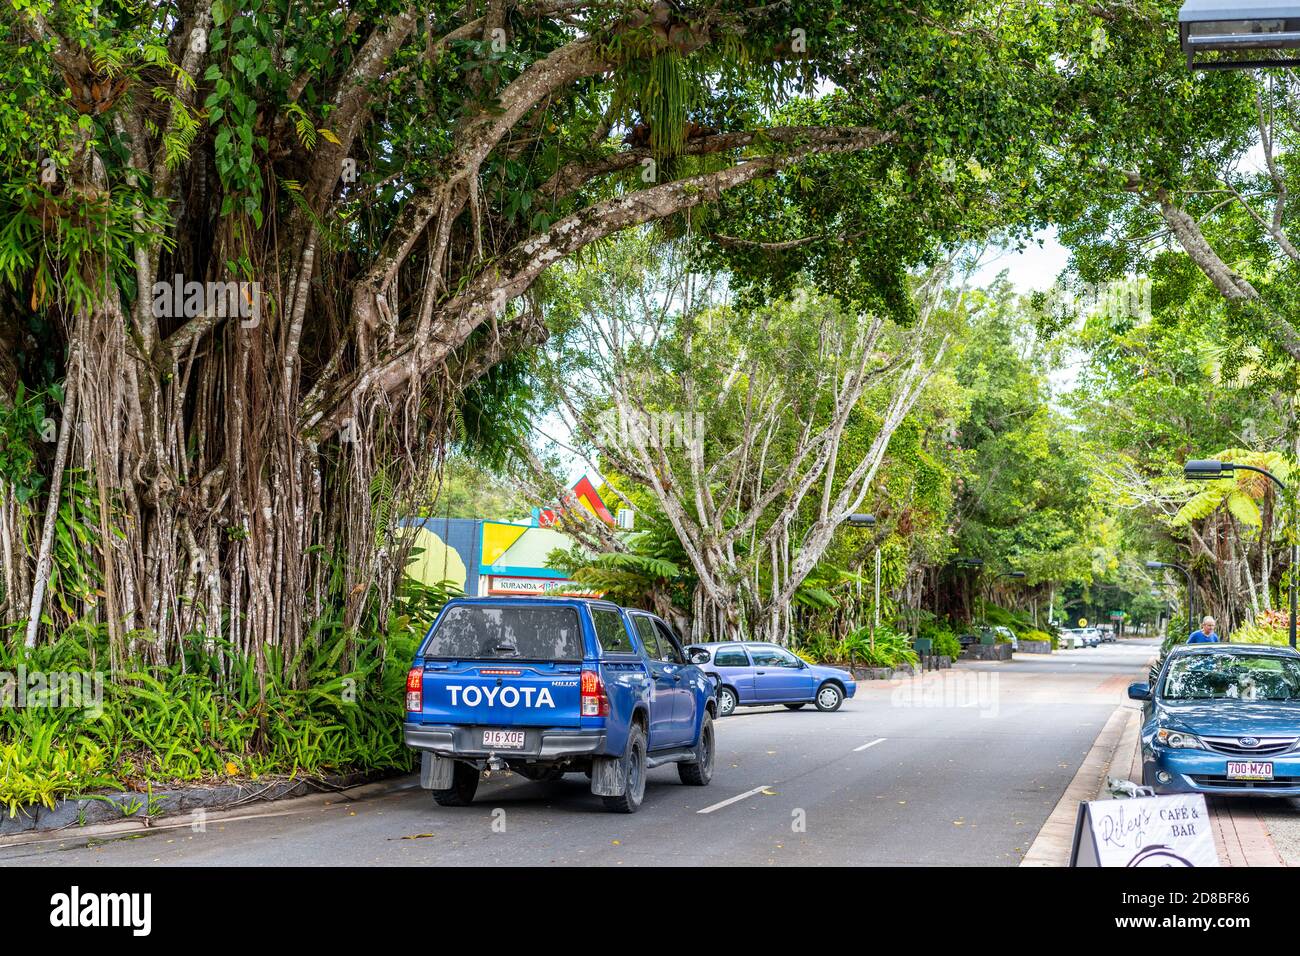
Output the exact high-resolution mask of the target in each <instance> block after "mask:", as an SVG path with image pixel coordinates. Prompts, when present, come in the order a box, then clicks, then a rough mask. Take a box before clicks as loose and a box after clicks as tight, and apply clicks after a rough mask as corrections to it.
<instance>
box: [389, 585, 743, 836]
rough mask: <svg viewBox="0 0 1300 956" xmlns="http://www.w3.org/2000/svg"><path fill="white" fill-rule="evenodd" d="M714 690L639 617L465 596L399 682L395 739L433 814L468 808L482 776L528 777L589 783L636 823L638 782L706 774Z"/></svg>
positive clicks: (670, 639) (613, 609) (660, 627)
mask: <svg viewBox="0 0 1300 956" xmlns="http://www.w3.org/2000/svg"><path fill="white" fill-rule="evenodd" d="M716 707H717V702H716V700H715V698H714V687H713V683H712V682H711V681H710V680H709V679H708V678H707V677H705V675H704V672H703V671H701V670H700V669H699V668H698V667H695V666H694V665H693V664H690V663H689V662H688V661H687V659H686V657H685V655H684V654H683V652H682V647H681V643H680V642H679V641H678V640H677V637H676V635H675V634H673V632H672V629H671V628H670V627H669V626H668V625H667V624H666V623H664V622H663V621H662V620H660V619H659V618H657V617H655V616H654V615H652V614H649V613H647V612H645V611H637V610H625V609H623V608H620V607H618V606H617V605H615V604H611V603H609V602H608V601H598V600H588V599H579V598H461V599H458V600H454V601H451V602H449V603H448V604H447V606H446V607H445V608H443V610H442V613H441V614H439V615H438V619H437V620H436V621H435V622H434V624H433V626H432V627H431V628H430V629H429V633H428V634H427V635H426V636H425V639H424V642H423V643H422V644H421V646H420V650H419V651H418V653H417V654H416V657H415V660H414V662H413V663H412V665H411V670H410V672H409V673H408V674H407V679H406V724H405V738H406V743H407V745H408V746H411V747H414V748H416V749H418V750H419V751H420V752H421V763H420V785H421V786H423V787H424V788H425V789H427V790H432V791H433V797H434V799H435V800H436V801H437V802H438V803H439V804H440V805H442V806H444V807H447V806H465V805H466V804H468V803H470V802H471V801H472V800H473V799H474V794H475V792H476V790H477V789H478V784H479V779H480V777H481V774H482V771H483V770H485V769H493V770H502V769H510V770H512V771H514V772H515V773H518V774H521V775H522V776H524V777H527V778H528V779H530V780H539V781H553V780H558V779H560V778H561V777H562V776H564V774H566V773H585V774H587V776H589V777H590V778H591V791H592V793H594V794H597V795H599V796H600V797H601V798H603V800H604V803H605V806H606V807H607V808H609V809H611V810H616V811H620V812H623V813H633V812H635V811H636V810H637V808H638V807H640V805H641V801H642V798H643V797H644V795H645V776H646V771H647V770H649V769H651V768H653V767H656V766H660V765H662V764H666V763H675V764H677V771H678V775H679V776H680V777H681V780H682V782H683V783H686V784H691V785H694V786H704V785H706V784H708V782H709V779H710V778H711V777H712V775H713V757H714V740H713V718H714V716H715V715H716Z"/></svg>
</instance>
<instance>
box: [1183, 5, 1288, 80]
mask: <svg viewBox="0 0 1300 956" xmlns="http://www.w3.org/2000/svg"><path fill="white" fill-rule="evenodd" d="M1178 39H1179V43H1180V44H1181V45H1182V48H1183V52H1184V53H1186V54H1187V66H1188V68H1189V69H1193V70H1248V69H1254V68H1256V67H1287V66H1300V59H1296V58H1295V57H1294V56H1291V57H1286V58H1284V57H1272V58H1270V57H1260V56H1258V54H1259V53H1264V52H1273V53H1276V52H1277V51H1280V50H1295V49H1296V48H1300V2H1297V0H1187V2H1186V3H1184V4H1183V6H1182V9H1181V10H1179V11H1178ZM1202 53H1217V54H1221V56H1220V57H1218V58H1214V59H1208V60H1206V59H1197V56H1198V55H1199V54H1202Z"/></svg>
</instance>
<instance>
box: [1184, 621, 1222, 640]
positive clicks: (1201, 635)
mask: <svg viewBox="0 0 1300 956" xmlns="http://www.w3.org/2000/svg"><path fill="white" fill-rule="evenodd" d="M1187 643H1188V644H1217V643H1219V635H1218V634H1215V633H1214V618H1212V617H1210V616H1209V615H1208V614H1207V615H1206V616H1205V617H1203V618H1201V629H1200V630H1199V631H1194V632H1193V633H1192V636H1191V637H1189V638H1188V639H1187Z"/></svg>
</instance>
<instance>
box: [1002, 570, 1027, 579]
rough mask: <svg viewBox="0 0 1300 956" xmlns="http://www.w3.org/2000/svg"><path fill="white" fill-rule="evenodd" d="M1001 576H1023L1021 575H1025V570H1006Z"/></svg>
mask: <svg viewBox="0 0 1300 956" xmlns="http://www.w3.org/2000/svg"><path fill="white" fill-rule="evenodd" d="M1002 576H1003V577H1004V578H1023V577H1024V576H1025V572H1024V571H1008V572H1007V573H1006V574H1004V575H1002Z"/></svg>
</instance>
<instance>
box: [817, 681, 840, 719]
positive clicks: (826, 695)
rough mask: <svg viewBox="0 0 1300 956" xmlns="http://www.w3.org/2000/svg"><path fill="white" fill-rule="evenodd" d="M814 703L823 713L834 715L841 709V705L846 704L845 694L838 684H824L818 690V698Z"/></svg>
mask: <svg viewBox="0 0 1300 956" xmlns="http://www.w3.org/2000/svg"><path fill="white" fill-rule="evenodd" d="M814 703H816V704H817V709H818V710H820V711H822V712H823V713H827V714H830V713H834V712H835V711H837V710H839V709H840V704H842V703H844V692H843V691H842V690H840V688H839V686H838V685H836V684H830V683H827V684H822V686H821V687H819V688H817V698H816V700H815V701H814Z"/></svg>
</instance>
